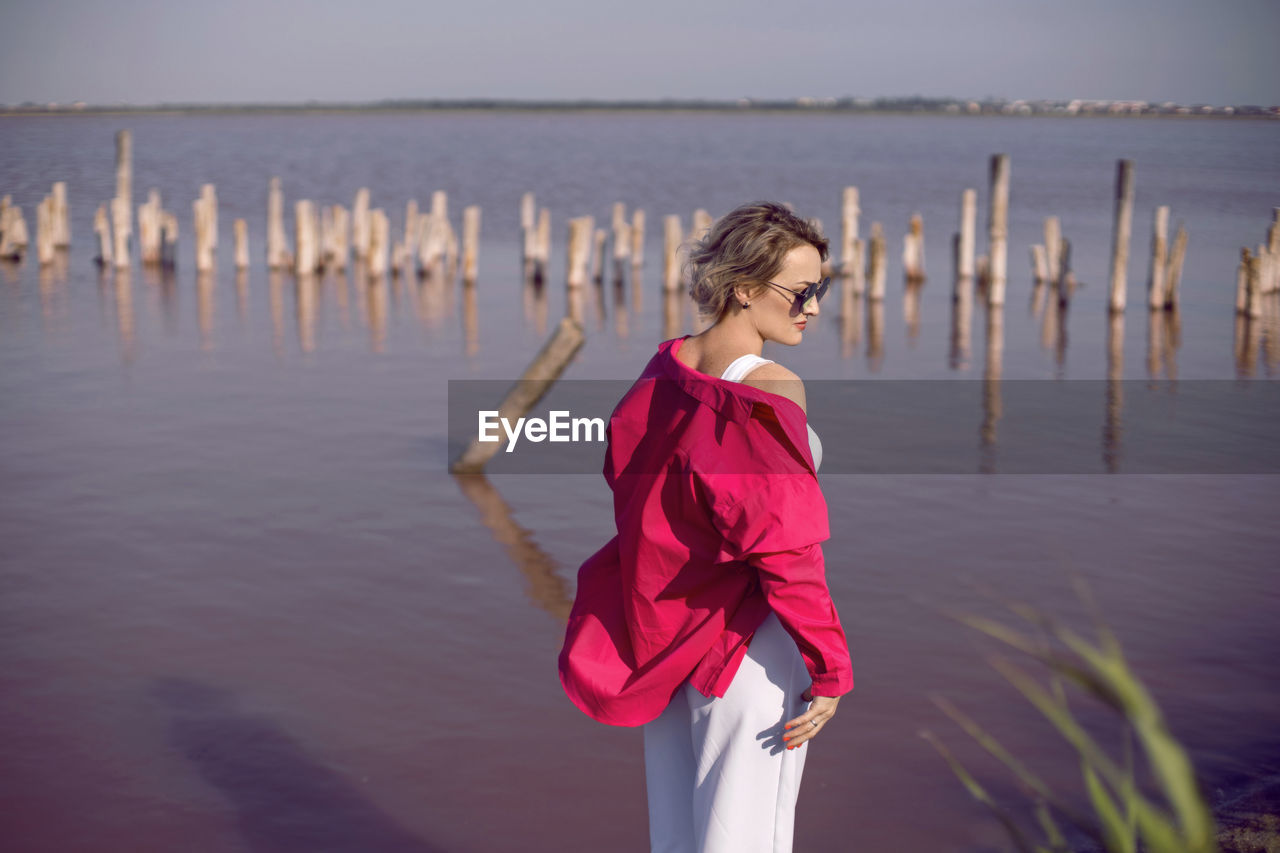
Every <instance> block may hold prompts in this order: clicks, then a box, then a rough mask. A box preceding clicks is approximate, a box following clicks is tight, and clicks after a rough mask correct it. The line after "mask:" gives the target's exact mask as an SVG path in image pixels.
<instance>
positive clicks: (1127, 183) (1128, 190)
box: [1110, 160, 1133, 311]
mask: <svg viewBox="0 0 1280 853" xmlns="http://www.w3.org/2000/svg"><path fill="white" fill-rule="evenodd" d="M1132 223H1133V161H1132V160H1118V161H1116V204H1115V225H1114V230H1113V231H1112V237H1111V302H1110V310H1112V311H1123V310H1124V306H1125V290H1126V277H1127V275H1128V269H1129V229H1130V227H1131V226H1132Z"/></svg>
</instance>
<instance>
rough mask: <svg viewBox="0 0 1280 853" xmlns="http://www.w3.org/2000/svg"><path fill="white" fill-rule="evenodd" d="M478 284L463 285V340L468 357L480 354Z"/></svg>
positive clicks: (467, 282) (468, 283) (466, 282)
mask: <svg viewBox="0 0 1280 853" xmlns="http://www.w3.org/2000/svg"><path fill="white" fill-rule="evenodd" d="M476 286H477V285H476V283H475V282H472V281H464V282H463V283H462V339H463V341H464V343H465V347H466V353H467V355H469V356H471V355H475V354H476V353H478V352H480V317H479V312H478V310H477V308H476Z"/></svg>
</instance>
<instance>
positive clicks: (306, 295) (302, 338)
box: [293, 273, 316, 352]
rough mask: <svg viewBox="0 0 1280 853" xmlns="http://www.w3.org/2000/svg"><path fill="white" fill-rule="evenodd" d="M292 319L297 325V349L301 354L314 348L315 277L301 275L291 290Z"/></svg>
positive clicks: (309, 274) (310, 274) (307, 274)
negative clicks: (292, 295) (292, 303)
mask: <svg viewBox="0 0 1280 853" xmlns="http://www.w3.org/2000/svg"><path fill="white" fill-rule="evenodd" d="M293 293H294V297H293V302H294V309H295V310H294V317H295V319H296V321H297V324H298V347H299V348H300V349H301V350H302V351H303V352H313V351H314V350H315V348H316V277H315V275H314V274H312V273H303V274H302V275H300V276H298V277H297V278H296V279H295V284H294V288H293Z"/></svg>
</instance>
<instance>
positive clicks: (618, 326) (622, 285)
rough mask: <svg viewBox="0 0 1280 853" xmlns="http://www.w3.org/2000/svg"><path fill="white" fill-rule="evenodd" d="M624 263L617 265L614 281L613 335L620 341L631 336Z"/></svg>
mask: <svg viewBox="0 0 1280 853" xmlns="http://www.w3.org/2000/svg"><path fill="white" fill-rule="evenodd" d="M622 270H623V263H622V262H621V261H619V262H618V263H617V272H618V274H617V276H616V277H615V278H614V280H613V333H614V334H615V335H617V336H618V340H622V341H625V340H626V339H627V338H629V337H630V336H631V327H630V325H629V323H628V317H629V316H630V312H629V311H628V310H627V284H626V280H625V279H624V278H623V277H622Z"/></svg>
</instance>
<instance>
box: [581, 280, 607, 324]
mask: <svg viewBox="0 0 1280 853" xmlns="http://www.w3.org/2000/svg"><path fill="white" fill-rule="evenodd" d="M588 287H589V288H590V290H589V291H588V292H589V293H590V295H591V302H592V304H594V305H595V309H596V331H598V332H603V331H604V329H605V325H604V324H605V320H607V319H608V317H607V316H606V315H605V308H606V306H605V304H604V279H602V278H597V279H593V280H592V282H591V284H590V285H588ZM583 289H584V290H587V288H586V287H584V288H583Z"/></svg>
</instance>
